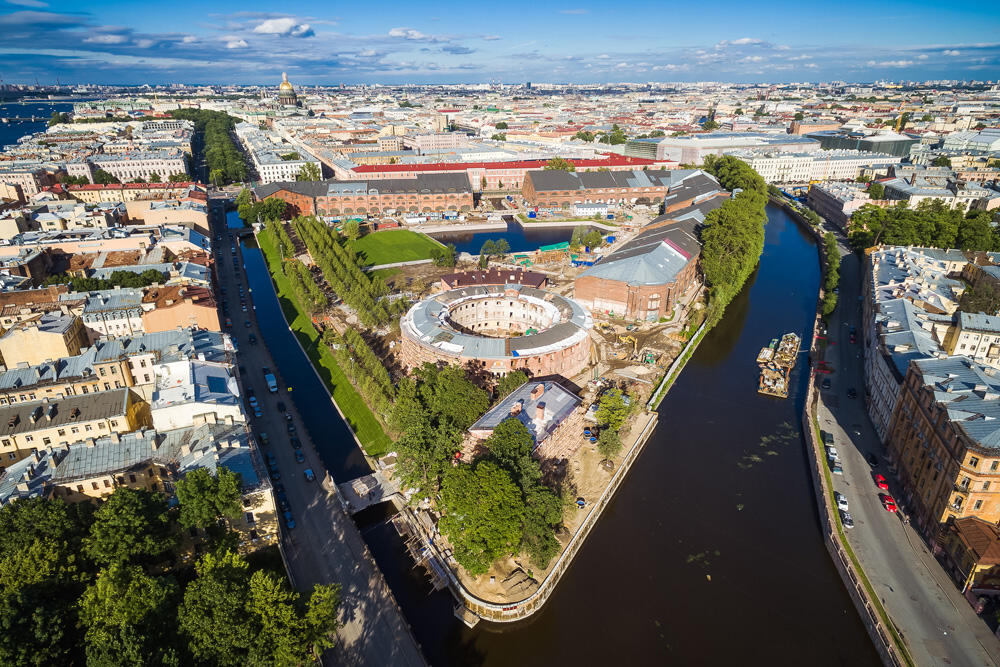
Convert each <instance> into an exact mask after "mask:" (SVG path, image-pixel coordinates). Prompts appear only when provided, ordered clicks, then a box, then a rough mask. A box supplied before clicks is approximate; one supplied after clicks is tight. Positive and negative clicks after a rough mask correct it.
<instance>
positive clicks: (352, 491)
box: [337, 470, 405, 514]
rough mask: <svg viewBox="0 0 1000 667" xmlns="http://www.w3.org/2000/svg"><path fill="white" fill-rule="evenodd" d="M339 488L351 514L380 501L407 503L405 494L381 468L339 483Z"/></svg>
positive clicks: (396, 503)
mask: <svg viewBox="0 0 1000 667" xmlns="http://www.w3.org/2000/svg"><path fill="white" fill-rule="evenodd" d="M337 490H338V491H340V497H341V500H342V501H343V503H344V508H345V509H346V510H347V511H348V512H349V513H351V514H356V513H358V512H360V511H361V510H364V509H367V508H369V507H371V506H372V505H378V504H379V503H384V502H392V503H394V504H395V505H396V506H397V507H400V506H402V505H403V504H404V503H405V500H404V498H403V494H401V493H400V492H399V489H398V488H396V485H395V484H393V483H392V482H391V481H390V480H389V479H388V478H387V477H386V476H385V475H384V474H383V472H382V471H381V470H377V471H375V472H373V473H371V474H370V475H363V476H361V477H358V478H357V479H352V480H351V481H349V482H344V483H343V484H338V485H337Z"/></svg>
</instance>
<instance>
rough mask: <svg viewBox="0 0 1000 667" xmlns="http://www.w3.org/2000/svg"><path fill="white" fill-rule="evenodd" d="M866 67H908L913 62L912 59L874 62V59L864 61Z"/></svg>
mask: <svg viewBox="0 0 1000 667" xmlns="http://www.w3.org/2000/svg"><path fill="white" fill-rule="evenodd" d="M865 64H866V65H867V66H868V67H909V66H910V65H912V64H913V61H912V60H882V61H880V62H876V61H874V60H869V61H868V62H867V63H865Z"/></svg>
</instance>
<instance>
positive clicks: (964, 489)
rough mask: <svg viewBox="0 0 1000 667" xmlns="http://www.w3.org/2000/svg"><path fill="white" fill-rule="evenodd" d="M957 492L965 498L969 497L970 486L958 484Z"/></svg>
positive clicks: (956, 486)
mask: <svg viewBox="0 0 1000 667" xmlns="http://www.w3.org/2000/svg"><path fill="white" fill-rule="evenodd" d="M955 491H956V492H958V493H961V494H962V495H963V496H967V495H969V487H968V486H963V485H961V484H956V485H955Z"/></svg>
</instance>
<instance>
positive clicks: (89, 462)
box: [0, 424, 267, 503]
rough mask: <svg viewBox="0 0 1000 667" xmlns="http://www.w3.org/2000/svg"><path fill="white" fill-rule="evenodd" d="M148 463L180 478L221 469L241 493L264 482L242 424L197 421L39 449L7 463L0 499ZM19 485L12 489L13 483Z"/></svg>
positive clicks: (22, 495)
mask: <svg viewBox="0 0 1000 667" xmlns="http://www.w3.org/2000/svg"><path fill="white" fill-rule="evenodd" d="M150 464H156V465H161V466H166V467H168V468H169V469H170V471H171V472H172V473H173V474H174V475H176V476H178V477H183V476H184V475H185V474H186V473H188V472H190V471H192V470H196V469H198V468H206V469H208V470H209V471H210V472H213V473H214V472H216V471H217V470H218V469H219V468H227V469H229V470H232V471H233V472H237V473H239V474H240V476H241V478H242V482H243V491H249V490H252V489H255V488H257V487H260V486H261V485H262V484H267V476H266V475H264V474H263V464H262V462H261V461H260V459H259V454H258V453H257V450H256V448H254V447H253V446H252V444H251V442H250V438H249V434H248V433H247V431H246V428H245V427H244V426H243V425H227V424H203V425H200V426H196V427H192V428H183V429H175V430H171V431H164V432H160V433H158V432H156V431H155V430H153V429H145V430H141V431H134V432H132V433H125V434H121V435H118V436H110V437H108V436H105V437H102V438H98V439H96V440H91V441H89V442H87V443H86V444H84V443H79V444H74V445H71V446H69V447H61V448H56V449H54V450H52V451H51V452H49V451H45V450H40V451H39V453H38V455H37V457H35V456H29V457H27V458H25V459H22V460H21V461H18V462H17V463H14V464H12V465H11V466H9V467H8V468H7V469H6V471H5V473H4V474H3V476H2V477H0V503H6V502H8V501H9V500H11V499H14V498H25V497H31V496H40V495H43V494H44V493H45V492H46V491H47V490H48V489H49V488H50V487H51V486H53V485H56V484H59V485H66V484H70V483H72V482H74V481H76V480H86V479H93V478H95V477H100V476H104V475H113V474H118V473H127V472H129V471H133V470H138V469H143V468H146V467H147V466H149V465H150ZM19 486H20V487H21V488H18V487H19Z"/></svg>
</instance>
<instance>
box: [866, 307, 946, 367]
mask: <svg viewBox="0 0 1000 667" xmlns="http://www.w3.org/2000/svg"><path fill="white" fill-rule="evenodd" d="M876 308H877V313H876V314H875V322H876V327H877V330H878V332H879V333H880V334H881V335H882V341H883V343H884V344H885V350H886V352H887V353H888V354H889V356H890V358H891V359H892V363H893V366H895V367H896V371H897V373H898V377H899V378H903V377H904V376H905V375H906V369H907V368H908V367H909V365H910V362H911V361H913V360H915V359H926V358H928V357H932V356H935V355H937V354H939V353H940V352H941V346H940V345H939V344H938V341H937V340H936V339H935V338H934V335H933V334H932V333H931V331H930V328H929V327H927V326H925V323H931V322H933V321H934V317H935V316H933V315H931V314H929V313H927V312H925V311H924V310H922V309H921V308H919V307H917V306H915V305H914V304H913V302H912V301H910V300H909V299H902V298H900V299H889V300H886V301H880V302H879V303H877V304H876ZM942 317H944V319H945V321H946V322H947V323H949V324H950V323H951V317H950V316H947V315H945V316H942Z"/></svg>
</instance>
